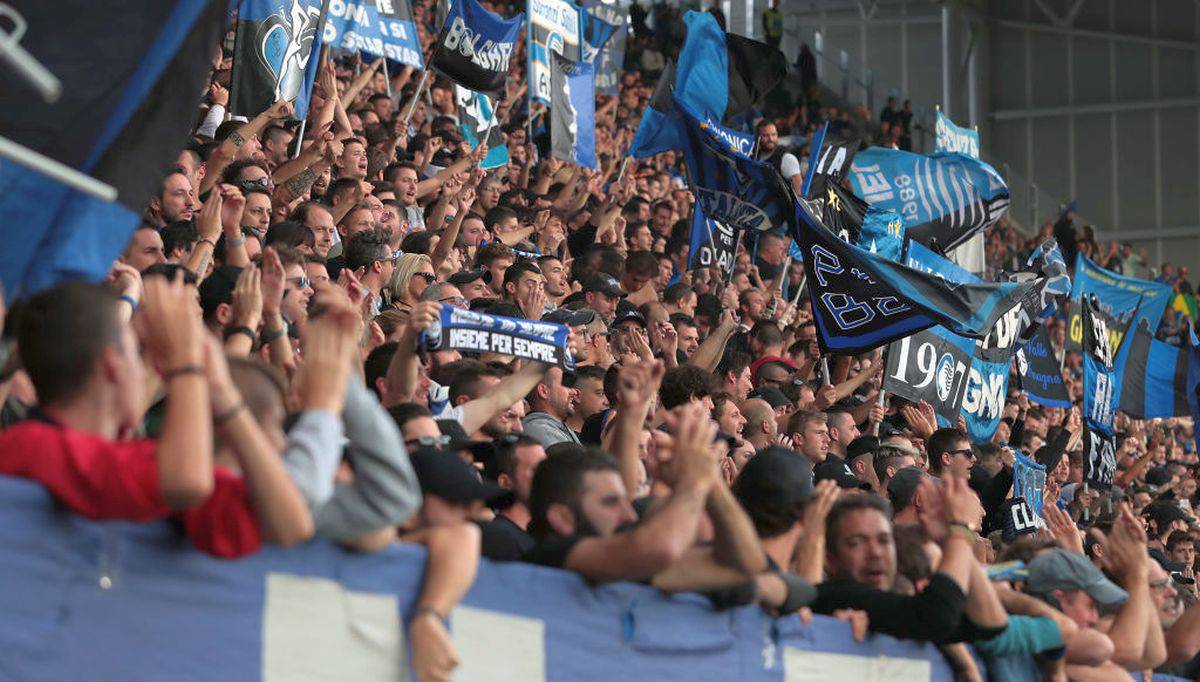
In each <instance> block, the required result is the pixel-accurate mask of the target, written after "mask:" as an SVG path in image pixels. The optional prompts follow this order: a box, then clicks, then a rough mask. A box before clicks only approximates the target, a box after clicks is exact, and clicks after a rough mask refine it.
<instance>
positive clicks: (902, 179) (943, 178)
mask: <svg viewBox="0 0 1200 682" xmlns="http://www.w3.org/2000/svg"><path fill="white" fill-rule="evenodd" d="M850 183H851V187H852V188H853V189H854V193H855V194H857V195H858V196H860V197H862V198H863V199H865V200H866V201H867V203H869V204H872V205H878V206H881V207H883V208H889V209H891V210H893V211H896V212H897V213H899V214H900V215H902V216H904V223H905V225H906V226H907V227H906V234H907V235H908V237H909V238H910V239H912V240H914V241H917V242H920V243H922V244H924V245H926V246H936V247H937V248H938V249H940V250H941V251H942V252H949V251H950V250H951V249H953V248H954V247H956V246H958V245H959V244H962V243H963V242H965V241H967V240H968V239H970V237H971V235H973V234H975V233H976V232H979V231H981V230H984V229H986V228H988V227H991V226H992V225H994V224H995V223H996V221H997V220H999V219H1000V217H1001V216H1003V215H1004V212H1005V211H1007V210H1008V203H1009V193H1008V185H1007V184H1005V182H1004V179H1003V178H1001V177H1000V174H999V173H997V172H996V170H995V169H994V168H992V167H991V166H989V165H988V164H986V163H984V162H982V161H980V160H978V159H972V158H971V157H969V156H965V155H963V154H956V153H936V154H927V155H923V154H913V153H912V152H906V151H901V150H898V149H886V148H883V147H869V148H867V149H864V150H862V151H860V152H858V154H857V155H855V157H854V162H853V163H852V164H851V166H850Z"/></svg>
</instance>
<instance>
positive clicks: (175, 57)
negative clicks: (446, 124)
mask: <svg viewBox="0 0 1200 682" xmlns="http://www.w3.org/2000/svg"><path fill="white" fill-rule="evenodd" d="M15 6H16V7H18V8H19V9H20V12H21V15H22V16H23V19H24V22H23V23H24V29H23V32H24V37H18V36H16V35H15V33H13V32H8V31H6V33H7V37H6V41H7V42H8V43H9V44H8V45H7V46H6V48H5V49H11V50H19V49H24V50H26V51H27V52H28V54H29V56H30V57H31V58H32V59H33V60H36V62H37V63H39V64H41V65H42V66H44V67H45V68H46V69H47V70H48V71H49V72H50V73H53V74H54V75H55V76H56V77H57V78H58V79H59V81H60V82H61V84H62V94H61V97H60V98H59V99H58V100H57V101H55V102H46V101H45V100H43V99H42V97H41V95H40V93H38V92H37V91H35V89H34V87H33V86H32V85H31V84H29V83H26V82H25V81H24V79H22V78H20V77H18V76H17V75H16V72H15V71H8V72H7V73H6V75H5V77H4V87H3V88H0V135H3V136H4V137H5V138H7V139H8V140H10V141H11V142H13V143H14V144H16V145H21V146H24V147H26V148H28V149H30V150H31V151H33V152H35V153H37V154H41V155H43V156H46V157H48V158H50V159H53V160H54V161H57V162H59V163H62V164H65V165H66V166H68V167H70V168H73V169H76V170H77V171H79V172H80V173H82V174H85V175H86V176H89V177H90V178H92V179H94V180H96V181H98V182H99V184H101V185H107V186H108V187H110V188H111V189H112V190H113V191H112V197H111V198H106V197H101V196H97V195H94V194H91V193H85V192H84V191H81V189H80V187H79V186H77V185H74V184H72V185H68V184H66V183H64V182H63V181H62V180H61V179H59V178H52V177H50V176H48V175H44V174H42V173H41V172H39V171H36V170H33V169H32V168H29V167H26V166H24V165H22V164H21V163H20V162H18V161H13V160H9V159H5V160H4V161H3V162H2V163H0V187H3V188H4V191H3V192H0V209H2V211H0V212H2V213H3V215H4V219H5V221H6V223H7V224H8V225H11V226H12V227H11V229H8V230H7V231H6V232H5V240H4V248H3V249H0V282H2V283H3V284H4V295H5V296H6V297H7V299H8V300H9V301H10V302H11V301H13V300H16V299H18V298H22V297H25V296H30V295H33V294H35V293H37V292H38V291H40V290H42V289H45V288H47V287H51V286H53V285H55V284H57V283H59V282H61V281H63V280H88V281H100V280H102V279H104V277H105V275H107V274H108V272H109V269H110V268H111V267H112V263H113V260H114V259H116V257H117V256H118V255H119V254H120V252H121V249H122V248H124V246H125V244H126V243H127V242H128V241H129V236H130V234H131V233H132V232H133V231H134V229H135V228H136V227H137V224H138V219H139V216H140V215H141V212H142V211H143V210H144V208H145V206H146V202H147V201H149V200H150V197H151V196H153V195H156V194H158V192H159V190H160V189H161V185H162V178H163V176H162V171H163V169H165V168H167V167H168V166H170V165H171V164H172V163H173V162H174V159H175V158H176V156H177V155H178V154H179V149H180V146H181V145H182V144H183V143H184V141H185V140H186V139H187V138H188V135H189V131H190V130H191V128H192V126H193V125H194V124H195V122H196V105H197V103H198V102H199V100H200V93H201V92H202V91H203V90H204V88H205V87H206V84H207V83H208V78H209V75H210V73H211V72H212V58H213V46H214V45H216V44H218V43H219V42H220V39H221V36H222V35H223V33H224V27H225V23H226V11H227V9H228V4H227V3H219V2H210V1H208V0H127V1H126V2H122V3H120V6H119V9H115V8H114V6H113V5H112V4H111V3H102V2H88V1H87V0H73V1H71V2H22V3H15ZM5 8H8V5H5ZM18 42H20V45H19V46H18V45H17V43H18ZM82 179H85V180H86V178H82ZM17 226H20V227H19V229H18V228H17ZM7 658H9V659H11V658H12V656H8V657H7Z"/></svg>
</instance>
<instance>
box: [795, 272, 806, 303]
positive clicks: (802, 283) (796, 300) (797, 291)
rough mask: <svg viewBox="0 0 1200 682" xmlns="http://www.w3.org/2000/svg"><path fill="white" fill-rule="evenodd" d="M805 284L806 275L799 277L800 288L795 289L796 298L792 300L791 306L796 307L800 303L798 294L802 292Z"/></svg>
mask: <svg viewBox="0 0 1200 682" xmlns="http://www.w3.org/2000/svg"><path fill="white" fill-rule="evenodd" d="M807 282H808V275H807V274H805V275H803V276H801V277H800V286H798V287H796V297H795V298H793V299H792V305H796V304H798V303H799V302H800V294H801V293H803V292H804V285H805V283H807Z"/></svg>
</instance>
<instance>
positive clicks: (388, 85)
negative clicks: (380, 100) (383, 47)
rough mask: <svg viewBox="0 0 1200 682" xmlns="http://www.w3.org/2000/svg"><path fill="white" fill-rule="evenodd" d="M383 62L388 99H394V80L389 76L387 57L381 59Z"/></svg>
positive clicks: (384, 82)
mask: <svg viewBox="0 0 1200 682" xmlns="http://www.w3.org/2000/svg"><path fill="white" fill-rule="evenodd" d="M380 59H382V60H383V86H384V88H385V89H386V91H387V96H388V99H391V98H392V78H391V76H389V75H388V69H387V57H380Z"/></svg>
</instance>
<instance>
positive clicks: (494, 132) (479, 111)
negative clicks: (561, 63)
mask: <svg viewBox="0 0 1200 682" xmlns="http://www.w3.org/2000/svg"><path fill="white" fill-rule="evenodd" d="M454 100H455V102H457V104H458V127H459V130H461V131H462V134H463V139H465V140H466V141H467V142H468V143H470V145H471V149H472V150H474V149H475V148H476V147H478V146H479V141H480V140H484V139H486V140H487V145H488V153H487V156H485V157H483V161H482V162H481V163H480V164H479V167H480V168H483V169H484V170H490V169H492V168H500V167H502V166H506V165H508V143H506V142H505V141H504V134H503V133H502V132H501V131H500V128H499V127H497V126H496V125H495V123H496V122H495V120H493V116H494V114H495V108H494V106H493V104H492V101H491V99H490V98H489V97H488V96H487V95H485V94H483V93H482V92H475V91H474V90H468V89H466V88H464V87H463V86H461V85H455V86H454Z"/></svg>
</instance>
